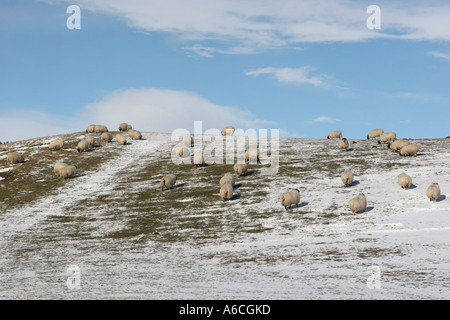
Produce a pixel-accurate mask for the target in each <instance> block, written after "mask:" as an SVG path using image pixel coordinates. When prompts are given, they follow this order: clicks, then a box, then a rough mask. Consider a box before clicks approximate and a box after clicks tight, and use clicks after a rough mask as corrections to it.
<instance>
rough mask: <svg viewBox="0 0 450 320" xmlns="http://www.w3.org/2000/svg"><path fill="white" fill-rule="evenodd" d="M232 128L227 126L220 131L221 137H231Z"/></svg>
mask: <svg viewBox="0 0 450 320" xmlns="http://www.w3.org/2000/svg"><path fill="white" fill-rule="evenodd" d="M234 130H235V129H234V127H233V126H228V127H225V128H223V129H222V135H223V136H232V135H233V133H234Z"/></svg>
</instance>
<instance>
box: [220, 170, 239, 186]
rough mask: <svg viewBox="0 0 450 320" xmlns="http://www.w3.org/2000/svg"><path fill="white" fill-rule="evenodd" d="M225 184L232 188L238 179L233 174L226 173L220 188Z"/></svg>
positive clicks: (221, 180)
mask: <svg viewBox="0 0 450 320" xmlns="http://www.w3.org/2000/svg"><path fill="white" fill-rule="evenodd" d="M225 183H229V184H231V186H233V187H234V185H235V183H236V179H235V177H234V175H233V174H231V173H225V174H224V175H223V177H222V178H221V179H220V181H219V186H223V185H224V184H225Z"/></svg>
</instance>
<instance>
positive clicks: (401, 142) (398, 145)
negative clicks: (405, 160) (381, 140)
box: [388, 139, 409, 152]
mask: <svg viewBox="0 0 450 320" xmlns="http://www.w3.org/2000/svg"><path fill="white" fill-rule="evenodd" d="M408 144H409V141H408V140H405V139H401V140H395V141H394V142H392V143H388V149H391V150H394V151H395V152H398V151H399V150H400V149H401V148H403V147H404V146H406V145H408Z"/></svg>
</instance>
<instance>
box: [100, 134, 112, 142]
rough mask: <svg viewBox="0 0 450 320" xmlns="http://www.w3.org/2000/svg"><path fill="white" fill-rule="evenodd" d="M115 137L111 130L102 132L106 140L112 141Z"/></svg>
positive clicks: (103, 138)
mask: <svg viewBox="0 0 450 320" xmlns="http://www.w3.org/2000/svg"><path fill="white" fill-rule="evenodd" d="M112 139H113V135H112V134H111V133H109V132H103V133H102V140H103V141H106V142H111V141H112Z"/></svg>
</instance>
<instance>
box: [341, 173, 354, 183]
mask: <svg viewBox="0 0 450 320" xmlns="http://www.w3.org/2000/svg"><path fill="white" fill-rule="evenodd" d="M341 180H342V182H343V183H344V184H345V186H347V187H348V186H350V185H351V184H352V183H353V173H352V172H351V171H350V170H345V171H344V172H342V174H341Z"/></svg>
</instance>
